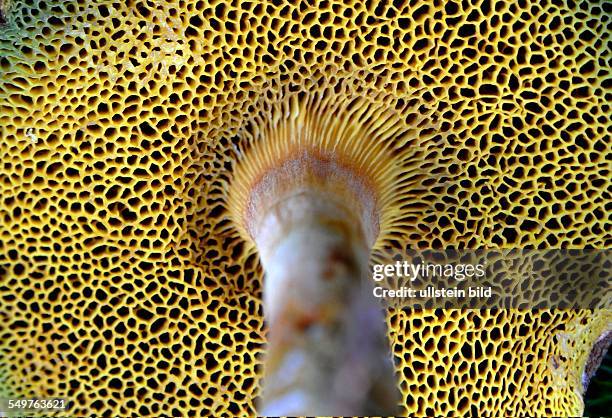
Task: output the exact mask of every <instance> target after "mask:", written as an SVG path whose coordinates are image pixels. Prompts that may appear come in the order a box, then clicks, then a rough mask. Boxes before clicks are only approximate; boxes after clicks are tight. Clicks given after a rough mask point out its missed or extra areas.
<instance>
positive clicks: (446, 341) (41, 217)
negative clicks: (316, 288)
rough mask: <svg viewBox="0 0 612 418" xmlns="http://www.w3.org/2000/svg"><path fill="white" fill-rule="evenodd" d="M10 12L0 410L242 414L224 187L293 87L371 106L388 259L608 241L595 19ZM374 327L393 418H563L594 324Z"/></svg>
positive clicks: (244, 346)
mask: <svg viewBox="0 0 612 418" xmlns="http://www.w3.org/2000/svg"><path fill="white" fill-rule="evenodd" d="M0 4H1V2H0ZM5 4H9V7H8V9H7V10H5V11H4V12H3V13H2V18H1V19H0V21H1V22H2V23H0V134H1V136H0V396H13V397H17V396H19V397H34V396H65V397H67V398H69V399H72V400H74V401H75V402H76V405H75V407H74V409H73V410H72V411H71V414H72V415H86V414H90V413H105V414H119V415H128V414H139V415H148V414H156V415H157V414H162V413H164V414H172V415H186V414H187V413H188V412H193V413H196V414H214V415H220V414H245V413H249V414H253V413H254V412H255V411H254V404H255V397H256V396H257V395H258V391H259V377H260V366H259V365H260V361H261V358H260V355H261V354H262V353H263V348H264V345H263V344H264V342H265V329H264V325H263V315H262V311H261V302H260V300H261V294H260V289H261V282H260V281H261V278H262V271H261V267H260V265H259V261H258V258H257V255H256V253H255V252H254V251H253V248H252V245H251V244H249V242H248V239H246V237H245V236H244V233H241V231H240V226H239V225H236V222H235V216H233V215H232V214H233V213H234V212H233V211H235V210H236V209H235V208H231V207H229V206H230V199H229V197H228V194H229V190H230V184H231V181H232V178H233V173H234V172H235V170H236V168H237V167H238V166H239V161H240V160H241V159H243V158H245V155H247V153H248V152H249V150H251V149H252V148H254V147H256V146H257V144H258V142H262V141H263V142H265V141H266V135H267V134H266V132H269V131H270V130H271V129H273V127H274V126H281V125H282V126H286V125H283V124H282V123H281V122H282V120H283V119H285V120H286V119H287V118H289V117H290V115H288V114H284V113H283V112H282V109H285V108H286V106H287V105H286V103H288V100H290V99H289V97H290V96H291V97H294V98H297V99H291V100H296V103H298V108H299V109H301V110H304V111H306V112H307V111H308V110H307V109H308V108H307V107H303V106H302V107H300V106H301V105H299V103H306V102H308V103H318V102H322V101H323V100H324V99H325V100H326V103H349V102H350V101H351V100H353V98H355V97H359V100H361V101H362V102H363V101H365V102H367V103H369V104H368V105H367V106H370V107H369V108H372V109H374V110H376V109H378V110H379V112H377V111H372V112H370V113H369V116H368V117H369V118H370V119H369V122H368V124H367V126H369V127H375V130H374V131H368V132H369V134H368V135H359V132H357V134H356V135H354V136H353V137H351V138H353V139H352V141H355V146H356V147H357V148H359V147H360V146H361V145H359V144H362V143H364V141H367V140H368V138H374V139H372V140H376V141H379V142H378V143H377V145H375V146H373V148H372V149H377V150H378V149H382V150H384V154H385V156H386V157H385V158H388V159H389V160H388V161H392V162H393V164H395V165H394V167H395V168H394V169H393V170H394V171H393V172H394V173H396V174H394V176H400V177H393V178H392V179H391V180H389V182H388V183H385V185H384V188H385V189H384V191H383V192H382V193H383V194H384V196H386V197H385V199H387V200H385V202H387V203H388V204H387V203H386V204H385V205H386V206H385V205H383V206H384V207H382V208H381V210H382V212H381V214H380V215H381V233H380V236H379V241H378V242H377V246H378V247H379V248H384V247H387V248H394V249H399V250H402V249H405V248H408V247H419V248H426V247H437V248H439V247H443V246H451V245H452V246H460V247H472V248H475V247H482V246H486V247H508V248H509V247H520V246H526V245H530V246H539V247H543V248H551V247H561V246H564V247H565V246H567V247H582V246H585V245H588V246H592V247H596V248H597V247H599V248H602V247H605V246H607V245H609V242H610V231H609V224H608V225H606V220H607V216H606V213H607V211H606V209H605V206H606V205H607V204H608V205H609V204H610V198H609V194H608V192H607V189H608V188H609V187H610V177H609V171H608V170H609V168H610V166H609V161H606V157H609V154H610V150H611V149H610V148H611V144H610V141H609V136H608V135H609V130H610V127H611V123H610V119H609V114H610V109H609V105H608V103H609V95H610V87H609V81H608V80H606V77H609V61H610V58H611V56H610V46H609V45H610V39H609V38H610V30H609V26H610V13H609V10H607V9H606V7H609V6H604V3H603V2H601V3H600V2H578V3H576V2H573V1H568V2H563V1H546V0H544V1H533V2H527V1H517V2H506V1H498V2H491V1H488V0H484V1H472V2H470V1H456V0H451V1H437V0H436V1H411V2H403V1H394V2H378V1H376V2H362V1H345V2H340V1H321V2H318V1H313V2H306V1H304V2H285V1H280V0H279V1H270V2H249V1H240V2H239V1H232V2H227V1H219V2H208V1H168V2H162V1H127V2H123V1H122V2H119V1H117V2H110V1H97V2H96V1H86V0H83V1H36V0H27V1H21V0H15V1H12V2H10V3H8V2H7V3H5ZM298 99H299V100H298ZM284 106H285V107H284ZM347 106H348V105H347ZM377 106H378V107H377ZM349 107H350V106H349ZM376 107H377V108H376ZM389 109H392V110H393V112H395V113H394V116H393V118H392V119H385V120H393V127H390V126H389V125H388V124H385V123H377V121H378V120H379V119H377V118H378V117H383V115H386V114H387V113H385V112H387V111H389ZM341 111H342V109H339V110H338V112H341ZM289 113H290V112H289ZM348 113H350V111H348V110H347V111H346V113H345V114H348ZM385 118H386V116H385ZM279 121H281V122H279ZM279 123H280V125H279ZM346 123H347V124H349V125H351V124H352V125H351V126H356V127H357V128H359V127H360V126H365V125H364V124H363V123H362V121H353V120H351V121H348V122H346ZM357 128H356V129H357ZM359 129H360V128H359ZM359 129H357V130H358V131H359ZM391 130H393V132H397V133H398V134H397V135H396V134H395V133H393V134H387V133H389V132H391ZM382 131H384V132H387V133H384V132H383V133H381V132H382ZM310 137H311V138H315V135H310ZM314 143H316V139H315V140H314ZM349 143H350V142H349ZM349 148H350V147H349ZM349 148H347V149H349ZM323 151H326V152H327V151H329V152H331V151H330V150H323ZM253 152H254V154H253V155H255V154H256V153H257V152H256V151H253ZM376 152H378V151H376ZM331 153H332V157H333V152H331ZM351 155H353V154H351ZM359 155H361V156H362V157H363V155H362V154H359ZM360 158H361V157H360ZM363 161H368V160H367V158H366V159H364V160H363ZM385 161H387V160H385ZM349 163H350V162H349ZM368 164H370V163H368ZM250 166H251V165H250ZM254 166H256V167H264V166H265V162H260V163H258V164H255V165H254ZM368 167H369V169H368V170H373V171H376V170H374V168H375V167H376V165H375V164H370V165H368ZM381 167H387V165H384V164H383V166H381ZM397 173H399V174H397ZM401 173H403V174H401ZM255 174H257V173H255ZM386 174H387V173H386V172H379V173H378V174H376V175H375V177H376V178H375V179H373V180H375V181H374V183H376V181H378V180H380V181H383V180H384V178H385V175H386ZM402 176H403V177H402ZM408 186H410V187H408ZM381 187H382V186H381ZM394 187H398V189H397V190H400V191H401V193H400V194H399V195H395V194H394V193H393V190H395V189H394ZM397 196H399V197H397ZM239 198H240V197H239ZM383 200H384V199H383ZM242 232H244V231H242ZM388 322H389V325H390V341H391V346H392V347H391V348H392V352H393V354H394V356H395V360H396V365H397V370H398V384H399V385H400V387H401V390H402V394H403V404H404V406H405V411H406V412H407V413H410V414H416V415H422V414H428V415H434V414H445V415H449V414H451V415H452V414H462V413H473V414H477V415H488V414H496V415H502V414H503V415H517V414H524V413H525V414H546V415H565V414H570V415H578V414H580V413H581V411H582V407H583V403H582V399H581V395H582V392H583V387H582V382H581V376H582V372H583V370H584V364H585V362H586V359H587V357H588V352H589V350H590V348H591V346H592V345H593V343H594V341H595V340H596V338H597V337H598V336H599V335H600V334H601V333H602V332H604V331H605V329H606V328H607V327H608V326H609V322H610V315H609V311H598V312H588V311H563V312H560V311H556V312H545V311H538V312H531V311H529V312H519V311H509V310H497V311H483V312H478V311H467V310H465V311H460V310H446V311H443V310H436V311H419V312H416V311H413V310H410V309H404V310H395V311H390V312H389V315H388Z"/></svg>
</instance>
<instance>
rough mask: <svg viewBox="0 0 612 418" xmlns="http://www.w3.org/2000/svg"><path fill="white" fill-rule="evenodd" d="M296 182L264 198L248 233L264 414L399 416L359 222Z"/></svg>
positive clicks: (382, 321) (333, 197)
mask: <svg viewBox="0 0 612 418" xmlns="http://www.w3.org/2000/svg"><path fill="white" fill-rule="evenodd" d="M337 198H338V196H337V195H333V194H331V193H326V192H325V191H322V190H317V189H316V188H313V189H308V188H306V189H302V190H299V191H297V192H295V193H293V194H290V195H289V196H285V197H283V198H282V199H281V200H279V201H277V202H276V203H275V204H273V205H271V206H270V207H269V209H268V210H267V212H266V214H264V215H263V216H262V217H261V220H260V222H259V228H257V231H258V232H257V233H256V234H255V236H254V238H255V241H256V244H257V247H258V250H259V253H260V257H261V262H262V265H263V268H264V271H265V279H264V315H265V318H266V321H267V322H268V326H269V335H268V348H267V351H266V358H265V362H264V381H263V391H262V399H261V403H260V405H259V413H260V414H262V415H290V416H297V415H313V414H314V415H367V414H384V415H392V414H394V413H397V412H398V411H397V405H398V403H399V401H400V398H399V391H398V388H397V385H396V379H395V375H394V370H393V365H392V362H391V355H390V350H389V348H388V343H387V336H386V325H385V318H384V312H383V310H382V307H381V305H380V303H379V302H378V301H377V300H376V299H375V298H374V297H373V295H372V291H371V289H372V285H371V282H370V281H369V280H368V278H367V272H368V258H369V248H368V243H367V241H368V240H367V239H366V237H365V235H364V231H363V227H362V225H361V222H360V219H359V218H358V217H356V216H354V215H353V213H351V210H350V209H348V208H347V207H346V206H345V205H343V204H342V202H339V201H338V199H337Z"/></svg>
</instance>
